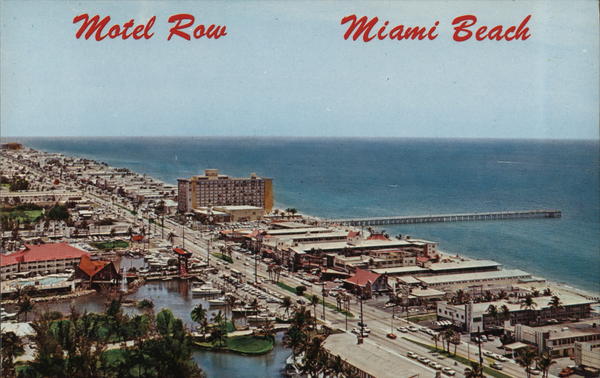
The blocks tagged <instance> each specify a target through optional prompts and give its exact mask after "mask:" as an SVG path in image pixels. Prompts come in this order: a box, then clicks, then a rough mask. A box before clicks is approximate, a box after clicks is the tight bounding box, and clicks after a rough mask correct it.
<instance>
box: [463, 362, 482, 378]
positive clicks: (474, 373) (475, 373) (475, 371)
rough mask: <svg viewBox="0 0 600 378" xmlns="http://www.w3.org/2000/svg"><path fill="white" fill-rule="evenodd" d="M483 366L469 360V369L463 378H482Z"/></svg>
mask: <svg viewBox="0 0 600 378" xmlns="http://www.w3.org/2000/svg"><path fill="white" fill-rule="evenodd" d="M482 377H483V367H482V366H481V365H480V364H478V363H477V362H471V369H470V370H469V371H468V372H467V373H466V374H465V378H482Z"/></svg>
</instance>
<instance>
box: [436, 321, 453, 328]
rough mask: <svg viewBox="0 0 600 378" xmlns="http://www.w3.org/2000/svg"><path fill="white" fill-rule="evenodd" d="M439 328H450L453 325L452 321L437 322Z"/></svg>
mask: <svg viewBox="0 0 600 378" xmlns="http://www.w3.org/2000/svg"><path fill="white" fill-rule="evenodd" d="M435 323H436V324H437V325H438V326H440V327H446V326H450V325H452V324H453V323H452V322H451V321H450V320H440V321H438V322H435Z"/></svg>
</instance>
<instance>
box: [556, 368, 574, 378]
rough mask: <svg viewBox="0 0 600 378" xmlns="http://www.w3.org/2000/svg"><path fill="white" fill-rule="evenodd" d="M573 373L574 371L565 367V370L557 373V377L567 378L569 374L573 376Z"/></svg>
mask: <svg viewBox="0 0 600 378" xmlns="http://www.w3.org/2000/svg"><path fill="white" fill-rule="evenodd" d="M574 372H575V371H574V370H573V369H571V368H569V367H566V368H564V369H562V370H561V371H560V373H558V376H559V377H568V376H570V375H571V374H573V373H574Z"/></svg>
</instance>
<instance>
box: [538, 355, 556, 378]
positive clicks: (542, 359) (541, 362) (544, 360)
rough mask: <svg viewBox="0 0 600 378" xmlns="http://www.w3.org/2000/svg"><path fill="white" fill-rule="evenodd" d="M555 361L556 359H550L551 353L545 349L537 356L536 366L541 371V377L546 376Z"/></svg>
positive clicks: (546, 377) (545, 377) (544, 377)
mask: <svg viewBox="0 0 600 378" xmlns="http://www.w3.org/2000/svg"><path fill="white" fill-rule="evenodd" d="M555 363H556V361H554V360H553V359H552V355H551V354H550V353H548V352H547V351H546V352H543V353H542V354H540V355H539V356H538V358H537V361H536V366H537V368H538V369H540V370H541V371H542V378H548V370H550V366H552V365H553V364H555Z"/></svg>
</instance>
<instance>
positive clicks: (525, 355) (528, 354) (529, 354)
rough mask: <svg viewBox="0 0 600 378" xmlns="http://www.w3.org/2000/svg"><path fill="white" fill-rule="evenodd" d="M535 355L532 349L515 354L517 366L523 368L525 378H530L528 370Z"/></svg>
mask: <svg viewBox="0 0 600 378" xmlns="http://www.w3.org/2000/svg"><path fill="white" fill-rule="evenodd" d="M535 358H536V354H535V352H534V351H533V350H532V349H529V348H526V349H521V350H520V352H519V353H518V354H517V358H516V361H517V363H518V364H519V365H521V366H522V367H524V368H525V372H526V373H527V378H529V377H531V373H530V372H529V368H530V367H531V365H532V364H533V363H534V362H535Z"/></svg>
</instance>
